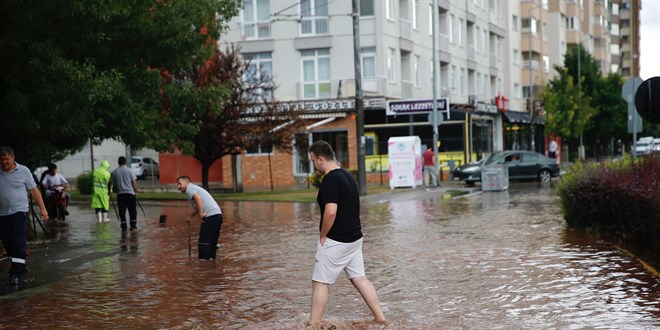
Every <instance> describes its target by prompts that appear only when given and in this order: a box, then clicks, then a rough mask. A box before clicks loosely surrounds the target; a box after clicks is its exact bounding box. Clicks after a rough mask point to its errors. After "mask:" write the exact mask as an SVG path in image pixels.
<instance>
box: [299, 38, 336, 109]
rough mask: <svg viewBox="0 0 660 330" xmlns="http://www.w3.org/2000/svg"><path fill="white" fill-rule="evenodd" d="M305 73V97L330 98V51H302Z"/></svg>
mask: <svg viewBox="0 0 660 330" xmlns="http://www.w3.org/2000/svg"><path fill="white" fill-rule="evenodd" d="M301 60H302V71H303V79H302V80H303V97H304V98H306V99H311V98H329V97H331V96H332V95H331V92H330V50H329V49H327V48H326V49H309V50H303V51H301Z"/></svg>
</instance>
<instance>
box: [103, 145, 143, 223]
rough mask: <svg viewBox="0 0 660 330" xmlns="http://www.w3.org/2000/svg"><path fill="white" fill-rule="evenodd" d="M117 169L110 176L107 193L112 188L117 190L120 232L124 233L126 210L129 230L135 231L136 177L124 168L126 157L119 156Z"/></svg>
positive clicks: (126, 167)
mask: <svg viewBox="0 0 660 330" xmlns="http://www.w3.org/2000/svg"><path fill="white" fill-rule="evenodd" d="M117 163H118V164H119V167H118V168H117V169H115V170H114V171H113V172H112V174H111V175H110V183H109V185H108V191H112V188H113V186H114V187H116V190H117V204H118V206H119V220H120V221H121V231H122V232H125V231H126V230H127V229H128V227H127V226H126V210H127V209H128V216H129V217H130V221H131V230H136V229H137V192H138V189H137V182H136V181H135V180H137V177H136V176H135V174H133V172H132V171H131V169H130V168H128V166H126V157H124V156H121V157H119V159H118V160H117Z"/></svg>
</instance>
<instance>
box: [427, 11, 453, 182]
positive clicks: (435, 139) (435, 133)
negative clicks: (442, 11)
mask: <svg viewBox="0 0 660 330" xmlns="http://www.w3.org/2000/svg"><path fill="white" fill-rule="evenodd" d="M431 10H432V12H431V30H433V33H431V39H432V43H431V44H432V45H433V55H432V56H431V58H432V61H433V65H432V67H433V84H432V86H433V112H432V119H433V120H431V125H433V154H434V155H435V162H434V163H433V170H434V171H435V174H436V176H437V174H438V159H439V157H438V125H436V123H437V122H438V88H437V74H438V73H437V72H438V70H437V69H438V63H437V60H436V53H437V51H436V47H435V32H436V31H435V27H436V17H435V14H436V10H437V7H436V4H435V0H432V1H431ZM447 109H449V106H447ZM425 175H426V174H425ZM439 185H440V182H438V186H439Z"/></svg>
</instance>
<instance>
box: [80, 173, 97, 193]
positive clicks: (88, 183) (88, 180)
mask: <svg viewBox="0 0 660 330" xmlns="http://www.w3.org/2000/svg"><path fill="white" fill-rule="evenodd" d="M76 181H77V183H78V191H79V192H80V194H81V195H91V194H92V192H93V191H94V186H93V185H92V174H91V173H83V174H80V175H78V178H77V179H76Z"/></svg>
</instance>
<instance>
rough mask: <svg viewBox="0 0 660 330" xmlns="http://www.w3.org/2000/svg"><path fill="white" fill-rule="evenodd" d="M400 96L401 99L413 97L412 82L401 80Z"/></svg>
mask: <svg viewBox="0 0 660 330" xmlns="http://www.w3.org/2000/svg"><path fill="white" fill-rule="evenodd" d="M401 98H402V99H404V100H405V99H412V98H413V82H412V81H408V80H402V81H401Z"/></svg>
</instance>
